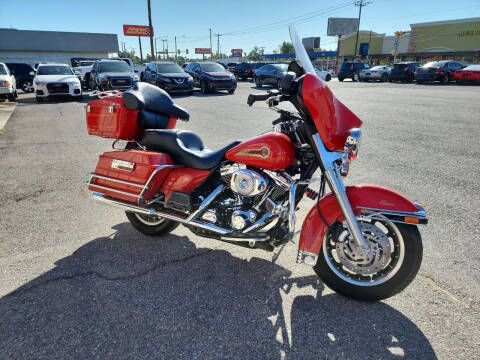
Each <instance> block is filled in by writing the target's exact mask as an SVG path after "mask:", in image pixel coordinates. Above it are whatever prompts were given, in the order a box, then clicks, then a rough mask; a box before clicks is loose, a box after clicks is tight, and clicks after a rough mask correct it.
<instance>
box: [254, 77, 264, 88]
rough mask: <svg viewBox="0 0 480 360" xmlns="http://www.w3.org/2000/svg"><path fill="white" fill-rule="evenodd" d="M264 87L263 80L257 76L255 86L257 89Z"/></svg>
mask: <svg viewBox="0 0 480 360" xmlns="http://www.w3.org/2000/svg"><path fill="white" fill-rule="evenodd" d="M262 85H263V84H262V80H260V78H259V77H256V76H255V86H256V87H262Z"/></svg>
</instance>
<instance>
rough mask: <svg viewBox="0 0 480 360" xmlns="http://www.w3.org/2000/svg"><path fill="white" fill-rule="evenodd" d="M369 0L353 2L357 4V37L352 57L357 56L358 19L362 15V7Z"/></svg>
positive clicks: (368, 2)
mask: <svg viewBox="0 0 480 360" xmlns="http://www.w3.org/2000/svg"><path fill="white" fill-rule="evenodd" d="M370 3H371V1H365V0H359V1H356V2H355V6H358V27H357V39H356V40H355V51H354V53H353V58H354V59H355V58H356V57H357V50H358V33H359V32H360V19H361V17H362V7H364V6H367V5H368V4H370Z"/></svg>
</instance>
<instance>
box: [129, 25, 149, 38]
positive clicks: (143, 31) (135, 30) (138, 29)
mask: <svg viewBox="0 0 480 360" xmlns="http://www.w3.org/2000/svg"><path fill="white" fill-rule="evenodd" d="M123 35H125V36H148V37H150V36H153V28H151V27H150V26H144V25H123Z"/></svg>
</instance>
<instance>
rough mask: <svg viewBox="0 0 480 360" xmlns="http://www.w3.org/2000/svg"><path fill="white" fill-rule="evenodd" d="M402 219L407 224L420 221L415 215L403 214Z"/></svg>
mask: <svg viewBox="0 0 480 360" xmlns="http://www.w3.org/2000/svg"><path fill="white" fill-rule="evenodd" d="M403 221H405V222H406V223H409V224H418V223H419V222H420V219H419V218H416V217H410V216H405V217H404V218H403Z"/></svg>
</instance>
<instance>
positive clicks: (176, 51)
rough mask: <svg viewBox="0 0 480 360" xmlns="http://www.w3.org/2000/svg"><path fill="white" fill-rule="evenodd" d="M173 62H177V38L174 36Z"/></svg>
mask: <svg viewBox="0 0 480 360" xmlns="http://www.w3.org/2000/svg"><path fill="white" fill-rule="evenodd" d="M175 60H177V37H176V36H175Z"/></svg>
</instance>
